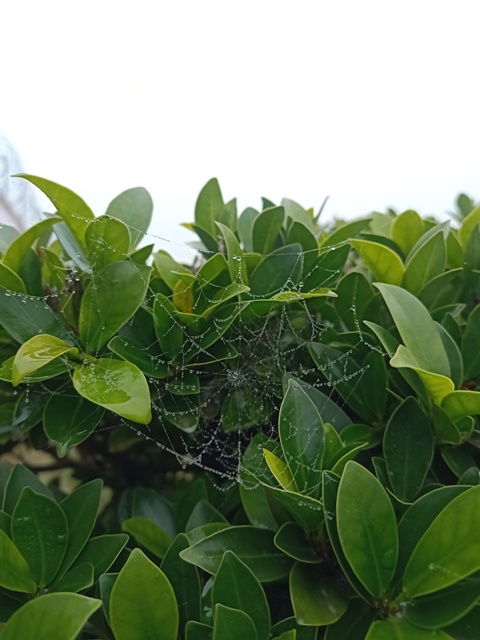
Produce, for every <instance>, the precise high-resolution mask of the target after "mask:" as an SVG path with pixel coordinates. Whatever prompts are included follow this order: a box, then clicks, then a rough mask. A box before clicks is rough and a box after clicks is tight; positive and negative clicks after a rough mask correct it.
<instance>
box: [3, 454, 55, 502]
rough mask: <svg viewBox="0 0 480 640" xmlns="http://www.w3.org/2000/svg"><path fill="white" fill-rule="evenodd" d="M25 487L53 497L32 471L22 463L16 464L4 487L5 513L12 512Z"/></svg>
mask: <svg viewBox="0 0 480 640" xmlns="http://www.w3.org/2000/svg"><path fill="white" fill-rule="evenodd" d="M25 487H30V488H31V489H33V490H34V491H35V493H39V494H41V495H44V496H47V497H48V498H52V499H53V496H52V492H51V491H50V489H49V488H48V487H46V486H45V485H44V484H43V482H42V481H41V480H39V478H38V476H36V475H35V474H34V473H33V471H30V469H27V467H25V466H24V465H23V464H16V465H15V466H14V467H13V469H12V472H11V474H10V477H9V479H8V482H7V486H6V487H5V496H4V500H3V510H4V511H5V512H6V513H9V514H11V513H12V512H13V510H14V508H15V505H16V504H17V502H18V500H19V499H20V496H21V494H22V491H23V490H24V488H25Z"/></svg>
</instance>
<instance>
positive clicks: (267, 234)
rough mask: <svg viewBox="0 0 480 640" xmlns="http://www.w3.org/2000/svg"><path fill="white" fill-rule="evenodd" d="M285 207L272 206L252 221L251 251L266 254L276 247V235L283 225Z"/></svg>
mask: <svg viewBox="0 0 480 640" xmlns="http://www.w3.org/2000/svg"><path fill="white" fill-rule="evenodd" d="M284 218H285V209H284V208H283V207H272V208H270V209H265V211H262V213H259V214H258V215H257V217H256V218H255V220H254V221H253V227H252V238H253V251H254V253H260V254H262V255H266V254H268V253H270V252H272V251H273V250H274V249H275V248H276V240H277V236H278V234H279V233H280V230H281V228H282V226H283V221H284Z"/></svg>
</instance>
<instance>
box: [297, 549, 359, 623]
mask: <svg viewBox="0 0 480 640" xmlns="http://www.w3.org/2000/svg"><path fill="white" fill-rule="evenodd" d="M290 597H291V599H292V605H293V610H294V612H295V619H296V621H297V622H298V623H299V624H301V625H306V626H325V625H328V624H333V623H334V622H336V621H337V620H339V619H340V618H341V617H342V616H343V614H344V613H345V611H346V610H347V605H348V600H347V599H346V598H345V597H344V596H343V595H342V594H341V592H340V590H339V588H338V586H337V584H336V583H335V581H334V580H333V579H332V578H329V577H327V576H325V575H322V572H321V571H319V569H318V566H317V565H306V564H301V563H298V562H297V563H296V564H295V565H294V567H293V569H292V571H291V573H290Z"/></svg>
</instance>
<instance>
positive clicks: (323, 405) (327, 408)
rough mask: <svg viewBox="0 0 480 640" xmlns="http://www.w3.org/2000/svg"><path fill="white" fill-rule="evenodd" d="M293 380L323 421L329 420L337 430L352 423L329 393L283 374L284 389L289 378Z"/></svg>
mask: <svg viewBox="0 0 480 640" xmlns="http://www.w3.org/2000/svg"><path fill="white" fill-rule="evenodd" d="M291 379H293V380H295V382H296V383H297V384H299V385H300V386H301V387H302V389H303V390H304V391H305V393H306V394H307V396H308V397H309V398H310V400H311V401H312V402H313V404H314V405H315V406H316V407H317V410H318V412H319V414H320V415H321V417H322V420H323V421H324V422H329V423H330V424H331V425H332V426H333V427H334V428H335V429H336V430H337V431H341V430H342V429H344V428H345V427H346V426H347V425H349V424H351V423H352V420H351V418H349V417H348V415H347V414H346V413H345V412H344V411H343V409H342V408H341V407H340V405H339V404H337V403H336V402H335V401H334V400H332V398H330V396H329V395H327V394H326V393H323V392H322V391H320V389H317V388H316V387H312V385H310V384H307V383H306V382H304V381H303V380H300V378H295V377H294V376H290V375H288V374H287V375H285V376H284V379H283V386H284V390H285V391H286V388H287V386H288V381H289V380H291Z"/></svg>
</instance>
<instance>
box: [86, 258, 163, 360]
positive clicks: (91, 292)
mask: <svg viewBox="0 0 480 640" xmlns="http://www.w3.org/2000/svg"><path fill="white" fill-rule="evenodd" d="M151 270H152V269H151V267H146V266H143V265H139V264H135V263H134V262H114V263H113V264H109V265H107V266H106V267H104V268H103V269H101V270H100V271H99V272H98V273H96V274H95V275H94V276H93V278H92V280H91V281H90V283H89V284H88V286H87V288H86V290H85V293H84V294H83V298H82V304H81V306H80V320H79V332H80V338H81V339H82V341H83V342H84V344H85V346H86V348H87V351H88V352H89V353H97V352H98V351H99V350H100V349H101V348H102V347H103V345H105V344H106V343H107V342H108V341H109V340H110V338H111V337H112V336H113V335H115V333H117V331H118V330H119V329H121V328H122V327H123V326H124V325H125V324H126V323H127V322H128V320H130V318H131V317H132V316H133V314H134V313H135V311H137V309H138V307H139V306H140V305H141V304H142V302H143V300H144V298H145V294H146V292H147V287H148V280H149V277H150V273H151Z"/></svg>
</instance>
